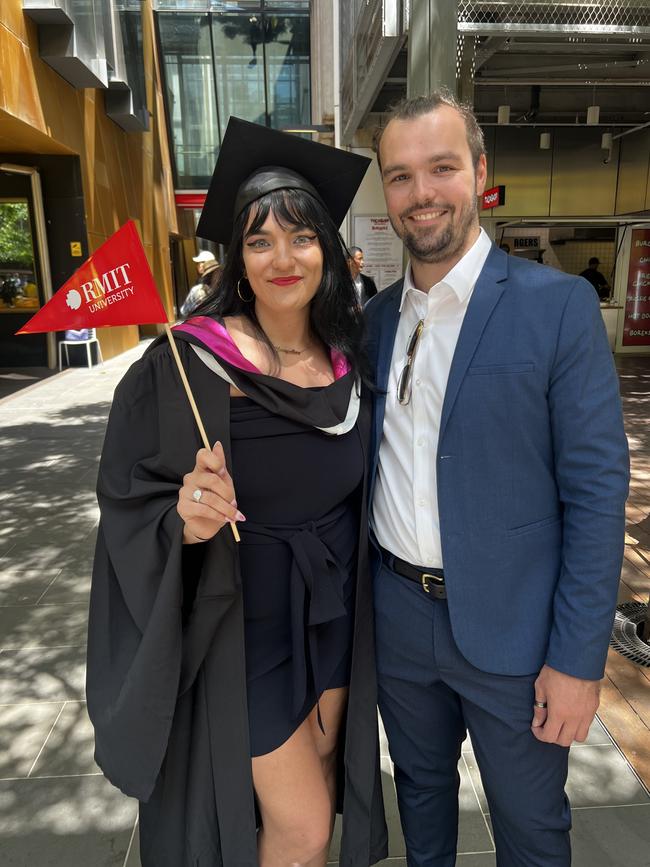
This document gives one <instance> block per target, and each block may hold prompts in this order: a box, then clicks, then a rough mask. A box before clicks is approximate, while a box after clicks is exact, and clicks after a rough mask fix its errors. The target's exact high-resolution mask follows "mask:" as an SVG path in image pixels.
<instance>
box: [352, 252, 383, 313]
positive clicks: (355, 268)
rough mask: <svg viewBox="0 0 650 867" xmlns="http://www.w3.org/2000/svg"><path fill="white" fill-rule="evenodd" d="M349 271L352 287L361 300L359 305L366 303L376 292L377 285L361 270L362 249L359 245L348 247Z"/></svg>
mask: <svg viewBox="0 0 650 867" xmlns="http://www.w3.org/2000/svg"><path fill="white" fill-rule="evenodd" d="M348 264H349V266H350V273H351V274H352V280H353V281H354V288H355V289H356V290H357V295H358V296H359V300H360V301H361V306H362V307H363V305H364V304H365V303H366V301H368V300H369V299H370V298H372V297H373V295H376V294H377V286H376V284H375V281H374V280H373V279H372V277H367V276H366V275H365V274H363V273H362V271H363V250H362V249H361V247H350V258H349V259H348Z"/></svg>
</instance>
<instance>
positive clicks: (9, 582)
mask: <svg viewBox="0 0 650 867" xmlns="http://www.w3.org/2000/svg"><path fill="white" fill-rule="evenodd" d="M60 572H61V569H60V568H59V567H58V566H55V567H54V568H51V569H24V570H23V569H2V570H0V606H2V607H4V606H6V605H35V604H36V602H38V600H39V599H40V598H41V596H42V595H43V593H45V591H46V590H47V588H48V586H49V585H50V584H51V583H52V581H54V579H55V578H56V576H57V575H58V574H59V573H60Z"/></svg>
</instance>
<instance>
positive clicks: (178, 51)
mask: <svg viewBox="0 0 650 867" xmlns="http://www.w3.org/2000/svg"><path fill="white" fill-rule="evenodd" d="M158 21H159V32H160V42H161V47H162V57H163V63H164V67H165V84H166V94H165V101H166V104H167V112H168V116H169V123H170V126H171V135H172V141H173V149H174V155H175V158H176V159H175V163H176V174H177V184H178V186H179V188H182V189H190V190H191V189H205V188H206V187H207V186H208V183H209V181H210V177H211V176H212V171H213V169H214V164H215V161H216V156H217V152H218V149H219V121H218V116H217V103H216V100H215V93H214V77H213V67H212V45H211V40H210V21H209V16H207V15H187V14H183V13H178V14H176V13H161V14H159V16H158Z"/></svg>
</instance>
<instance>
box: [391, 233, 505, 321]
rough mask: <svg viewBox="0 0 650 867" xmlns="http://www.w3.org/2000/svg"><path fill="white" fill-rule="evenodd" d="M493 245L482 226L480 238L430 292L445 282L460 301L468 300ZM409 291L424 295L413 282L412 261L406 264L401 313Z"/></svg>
mask: <svg viewBox="0 0 650 867" xmlns="http://www.w3.org/2000/svg"><path fill="white" fill-rule="evenodd" d="M491 247H492V241H490V239H489V238H488V235H487V233H486V231H485V229H483V228H481V230H480V232H479V236H478V238H477V239H476V241H475V242H474V244H473V245H472V246H471V247H470V249H469V250H468V251H467V253H465V255H464V256H463V258H462V259H461V260H460V262H457V263H456V265H454V267H453V268H452V269H451V271H449V273H448V274H446V275H445V276H444V277H443V279H442V280H440V281H439V282H438V283H435V284H434V285H433V286H431V287H430V288H429V292H431V291H432V290H434V289H435V288H436V286H441V285H443V284H444V285H445V286H448V287H449V288H450V289H452V290H453V292H454V294H455V295H456V297H457V298H458V301H459V302H460V303H463V302H464V301H467V299H468V298H469V296H470V295H471V294H472V290H473V289H474V286H475V285H476V281H477V280H478V278H479V274H480V273H481V270H482V269H483V265H485V260H486V259H487V257H488V253H489V252H490V249H491ZM409 292H417V293H418V295H420V296H421V295H422V293H421V292H420V291H419V290H418V289H416V288H415V284H414V283H413V275H412V273H411V263H410V261H409V263H408V265H407V266H406V272H405V273H404V285H403V287H402V299H401V301H400V305H399V309H400V313H401V312H402V308H403V307H404V301H405V299H406V296H407V295H408V293H409Z"/></svg>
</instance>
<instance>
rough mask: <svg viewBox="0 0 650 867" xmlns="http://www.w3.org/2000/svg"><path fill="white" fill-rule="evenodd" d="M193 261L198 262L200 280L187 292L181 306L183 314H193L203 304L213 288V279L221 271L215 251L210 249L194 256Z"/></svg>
mask: <svg viewBox="0 0 650 867" xmlns="http://www.w3.org/2000/svg"><path fill="white" fill-rule="evenodd" d="M192 261H193V262H196V270H197V272H198V275H199V282H198V283H196V284H195V285H194V286H192V288H191V289H190V291H189V292H188V293H187V297H186V298H185V301H183V304H182V306H181V311H180V312H181V316H191V314H192V313H193V312H194V311H195V310H196V309H197V307H199V306H200V305H201V304H203V302H204V301H205V299H206V298H207V297H208V295H209V294H210V292H211V290H212V288H213V285H214V284H213V282H212V281H213V280H214V279H215V277H216V276H217V274H218V271H219V263H218V262H217V260H216V258H215V255H214V253H211V252H210V251H209V250H201V252H200V253H199V254H198V255H197V256H192Z"/></svg>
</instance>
